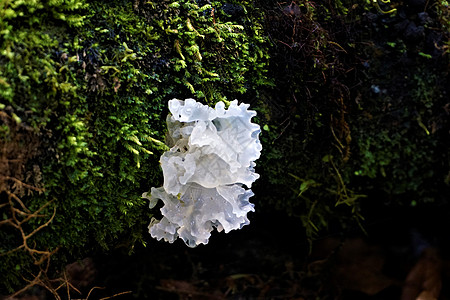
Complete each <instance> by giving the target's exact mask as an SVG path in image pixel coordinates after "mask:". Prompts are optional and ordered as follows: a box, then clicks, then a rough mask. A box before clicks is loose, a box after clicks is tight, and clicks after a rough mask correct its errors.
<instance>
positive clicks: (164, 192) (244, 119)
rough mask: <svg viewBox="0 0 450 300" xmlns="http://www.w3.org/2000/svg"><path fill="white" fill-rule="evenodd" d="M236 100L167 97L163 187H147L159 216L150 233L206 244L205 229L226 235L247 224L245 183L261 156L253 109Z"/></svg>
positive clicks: (255, 176) (252, 176)
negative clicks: (210, 101)
mask: <svg viewBox="0 0 450 300" xmlns="http://www.w3.org/2000/svg"><path fill="white" fill-rule="evenodd" d="M248 107H249V105H248V104H243V103H241V104H240V105H238V102H237V100H234V101H232V102H231V103H230V106H229V107H228V109H225V105H224V103H223V102H219V103H217V104H216V106H215V109H213V108H211V107H209V106H207V105H203V104H201V103H199V102H196V101H195V100H194V99H186V100H185V101H182V100H177V99H173V100H170V101H169V110H170V113H171V114H169V116H168V117H167V127H168V131H169V137H168V143H169V146H171V149H170V150H169V151H167V152H165V153H164V154H163V155H162V156H161V160H160V161H161V166H162V170H163V174H164V186H163V187H160V188H152V189H151V192H150V194H151V196H150V197H148V196H147V193H144V194H143V197H144V198H148V199H150V207H151V208H153V207H154V206H155V205H156V203H157V201H158V200H162V201H163V203H164V206H163V207H162V208H161V213H162V215H163V218H162V219H161V220H159V221H158V220H155V219H152V221H151V223H150V225H149V231H150V234H151V236H152V237H154V238H156V239H158V240H161V239H164V240H165V241H167V242H170V243H173V242H174V241H175V240H176V239H177V238H178V237H180V238H181V239H182V240H183V241H184V242H185V243H186V245H188V246H189V247H196V246H197V245H199V244H207V243H208V239H209V237H210V236H211V231H212V230H213V229H214V227H215V228H217V230H218V231H222V230H224V231H225V232H226V233H228V232H229V231H230V230H233V229H240V228H242V226H244V225H247V224H249V220H248V218H247V213H248V212H249V211H254V207H253V204H251V203H250V202H249V198H250V197H251V196H253V192H252V191H251V190H250V189H245V188H244V186H246V187H247V188H251V184H252V183H253V182H254V181H255V180H256V179H258V178H259V175H258V174H256V173H255V171H254V167H255V163H254V161H255V160H256V159H258V158H259V156H260V154H261V149H262V147H261V143H260V142H259V137H258V135H259V133H260V127H259V125H257V124H254V123H252V122H251V118H252V117H254V116H255V115H256V112H255V111H252V110H248Z"/></svg>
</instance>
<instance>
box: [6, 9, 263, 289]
mask: <svg viewBox="0 0 450 300" xmlns="http://www.w3.org/2000/svg"><path fill="white" fill-rule="evenodd" d="M1 5H2V7H1V8H2V9H1V14H3V15H2V18H1V21H0V34H1V39H0V40H1V43H2V44H1V47H0V49H1V52H0V65H1V66H0V97H1V101H0V102H1V103H2V106H0V107H1V109H2V110H5V111H6V112H7V113H8V114H9V115H11V116H13V115H14V116H17V118H20V119H21V120H22V121H23V123H24V124H27V125H29V126H31V127H32V128H34V130H36V131H37V132H38V134H39V140H40V143H39V154H38V155H37V156H35V157H33V158H32V159H30V160H28V161H27V162H24V164H25V168H31V166H32V165H37V166H39V168H40V170H41V171H42V183H43V185H44V189H45V192H43V193H41V194H39V193H34V194H33V195H20V198H21V199H22V201H23V202H24V203H25V205H26V206H27V207H28V208H29V209H30V210H31V211H36V210H38V209H39V208H40V207H42V206H43V205H45V204H46V203H50V204H49V205H48V206H47V207H46V208H45V209H43V210H42V211H41V213H42V214H44V215H43V216H44V217H42V218H36V219H34V218H32V219H31V220H29V221H28V222H27V223H26V226H27V230H33V229H36V228H38V227H39V226H41V225H42V224H44V223H45V222H46V221H48V219H49V217H50V216H51V214H52V212H53V209H56V212H57V213H56V215H55V217H54V219H52V221H51V223H50V225H49V226H48V227H46V228H45V229H42V230H39V232H37V233H36V234H35V235H33V237H32V239H33V245H34V247H35V248H36V249H39V250H42V251H47V250H48V251H53V250H55V249H59V250H58V252H56V253H55V254H53V255H52V269H54V270H58V268H60V267H61V266H63V265H64V263H65V262H67V261H68V260H70V259H77V258H81V257H82V256H83V255H86V254H87V253H91V254H92V253H94V252H96V251H104V250H105V249H109V248H111V247H116V246H118V245H126V248H128V249H129V250H130V249H132V247H133V245H134V244H135V243H136V242H137V241H140V242H143V240H142V235H143V233H145V229H144V228H145V227H146V224H147V223H148V221H149V219H150V211H149V210H148V209H147V208H146V205H147V203H146V202H145V200H143V199H142V198H141V194H142V192H144V191H147V190H149V188H150V187H151V186H158V185H160V181H161V178H162V176H161V173H160V167H159V162H158V160H159V156H160V155H161V153H162V151H163V150H165V149H166V147H165V146H164V144H163V143H162V142H160V140H162V139H163V138H164V134H165V132H164V119H165V114H166V106H167V105H166V101H167V100H169V99H171V98H173V97H179V98H187V97H196V98H199V99H203V100H205V101H207V102H208V103H215V102H217V101H219V100H225V99H229V98H234V97H235V96H236V95H241V94H243V93H254V91H255V90H256V89H257V87H258V86H260V85H264V84H267V83H268V79H267V77H266V64H267V56H268V54H267V49H266V48H265V46H264V45H265V43H266V38H264V37H262V36H261V33H260V32H259V31H260V30H261V25H259V23H258V22H259V20H260V18H261V14H260V13H259V12H258V11H257V9H256V8H253V7H250V6H249V5H248V4H239V3H238V2H236V4H235V5H236V8H239V18H233V17H232V16H230V15H229V14H227V13H226V12H225V11H224V10H222V9H221V8H222V6H223V5H224V3H222V2H220V1H213V2H212V3H211V4H206V5H203V6H199V5H198V4H197V3H196V1H187V0H186V1H158V2H155V3H151V2H146V3H144V2H142V3H139V2H137V4H136V5H133V3H132V2H130V1H119V0H118V1H83V0H70V1H69V0H60V1H55V0H35V1H20V0H16V1H7V2H2V4H1ZM3 125H4V126H6V127H5V130H6V129H8V128H7V127H8V126H7V124H3ZM21 180H22V181H23V183H26V184H30V182H28V181H27V180H28V179H26V178H25V177H24V178H21ZM2 192H5V193H6V192H14V190H13V188H12V186H11V185H8V186H6V190H5V191H2ZM2 199H3V198H2ZM5 199H6V198H5ZM2 201H3V200H2ZM2 203H3V202H2ZM7 207H8V205H5V206H2V208H1V209H2V212H3V210H4V209H7ZM4 216H5V218H6V219H8V218H11V217H12V216H11V215H9V214H8V213H7V211H5V214H4ZM6 219H5V220H6ZM24 226H25V225H24ZM2 227H4V228H7V227H8V225H4V224H3V225H2ZM0 234H1V240H2V241H4V242H5V243H3V242H2V244H1V248H0V251H1V252H3V253H6V252H7V251H9V250H12V249H14V247H19V246H20V245H21V244H22V242H23V241H22V240H21V238H20V236H18V235H17V232H15V230H14V228H9V229H8V230H3V228H2V231H1V233H0ZM102 249H103V250H102ZM37 258H39V257H37ZM1 259H2V262H3V261H5V263H2V264H0V265H1V266H0V274H1V275H0V282H2V286H1V291H2V293H6V291H5V289H7V292H11V291H12V290H14V289H16V288H18V287H20V286H21V285H22V284H23V283H24V282H23V281H22V280H21V276H22V274H25V273H26V274H28V272H31V273H32V274H35V275H36V274H37V273H38V271H39V270H40V268H41V267H43V265H42V264H41V265H38V266H33V265H32V263H33V259H31V257H29V256H27V253H26V252H24V251H15V252H12V253H10V254H8V255H3V256H1ZM12 266H18V267H17V268H15V267H12ZM49 276H50V275H49Z"/></svg>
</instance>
